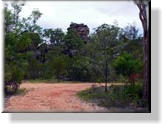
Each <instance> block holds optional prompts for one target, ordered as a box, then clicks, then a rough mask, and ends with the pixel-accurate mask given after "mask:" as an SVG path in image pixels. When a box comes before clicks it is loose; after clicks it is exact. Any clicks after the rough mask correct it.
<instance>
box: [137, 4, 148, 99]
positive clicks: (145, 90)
mask: <svg viewBox="0 0 167 129" xmlns="http://www.w3.org/2000/svg"><path fill="white" fill-rule="evenodd" d="M137 6H138V8H139V10H140V12H139V18H140V20H141V22H142V26H143V64H144V67H143V99H144V100H146V101H148V97H149V75H148V74H149V69H148V65H149V64H148V63H149V50H148V43H149V42H148V36H149V35H148V25H147V14H146V5H145V4H144V3H143V2H140V3H138V4H137Z"/></svg>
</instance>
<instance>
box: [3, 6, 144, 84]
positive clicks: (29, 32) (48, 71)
mask: <svg viewBox="0 0 167 129" xmlns="http://www.w3.org/2000/svg"><path fill="white" fill-rule="evenodd" d="M23 6H24V5H23V4H16V3H13V4H12V5H11V7H12V8H11V9H9V8H8V5H5V8H4V40H5V41H4V43H5V45H4V47H5V48H4V53H5V85H6V86H7V85H10V84H13V83H14V84H15V83H16V84H19V83H21V81H22V80H31V79H43V80H46V79H54V80H58V81H86V82H105V81H119V80H120V79H122V78H123V79H126V80H128V79H130V76H131V75H132V74H136V73H138V74H141V73H142V58H143V57H142V37H141V36H140V35H139V33H138V29H137V28H136V27H135V26H134V25H128V26H127V27H125V28H120V27H119V26H118V25H117V24H115V25H108V24H103V25H101V26H99V27H97V28H96V29H95V31H94V32H93V33H92V34H89V35H87V36H88V37H87V39H88V40H87V42H85V41H84V40H83V38H82V37H81V36H80V35H79V34H78V33H77V31H76V30H73V29H69V30H68V31H67V32H66V33H65V32H63V31H62V29H60V28H56V29H53V28H51V29H44V28H42V27H41V26H39V25H38V24H37V21H38V19H39V18H40V17H41V16H42V14H41V13H40V11H38V10H34V11H32V14H31V15H30V16H29V17H27V18H21V17H20V16H19V14H20V12H21V10H22V7H23Z"/></svg>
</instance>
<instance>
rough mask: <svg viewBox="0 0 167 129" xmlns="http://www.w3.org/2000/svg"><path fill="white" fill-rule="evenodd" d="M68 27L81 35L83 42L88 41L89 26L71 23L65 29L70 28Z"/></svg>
mask: <svg viewBox="0 0 167 129" xmlns="http://www.w3.org/2000/svg"><path fill="white" fill-rule="evenodd" d="M70 29H73V30H75V31H76V32H77V33H78V34H79V35H80V36H81V38H82V39H83V40H84V41H85V43H87V42H88V35H89V28H88V26H87V25H84V24H77V23H71V24H70V27H69V28H67V30H70Z"/></svg>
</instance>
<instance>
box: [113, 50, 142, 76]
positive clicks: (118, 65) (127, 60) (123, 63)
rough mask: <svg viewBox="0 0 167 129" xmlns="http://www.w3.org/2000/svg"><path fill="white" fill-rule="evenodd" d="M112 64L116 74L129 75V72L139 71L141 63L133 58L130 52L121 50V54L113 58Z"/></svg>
mask: <svg viewBox="0 0 167 129" xmlns="http://www.w3.org/2000/svg"><path fill="white" fill-rule="evenodd" d="M113 66H114V68H115V70H116V72H117V73H118V74H122V75H124V76H130V74H133V73H138V72H141V69H142V63H141V61H139V60H138V59H134V58H133V56H132V55H131V54H128V53H126V52H123V53H122V55H121V56H119V57H118V58H117V59H115V61H114V63H113Z"/></svg>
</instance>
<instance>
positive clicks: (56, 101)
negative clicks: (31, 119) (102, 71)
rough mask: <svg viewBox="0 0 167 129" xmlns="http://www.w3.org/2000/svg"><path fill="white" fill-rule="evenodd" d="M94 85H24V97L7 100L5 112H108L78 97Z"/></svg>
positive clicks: (19, 96)
mask: <svg viewBox="0 0 167 129" xmlns="http://www.w3.org/2000/svg"><path fill="white" fill-rule="evenodd" d="M91 85H92V83H23V84H22V85H21V88H26V91H27V93H26V94H24V95H17V96H12V97H10V98H9V99H8V100H6V102H5V103H6V104H5V110H4V111H5V112H107V109H106V108H103V107H99V106H97V105H96V104H95V103H87V102H85V101H82V100H81V99H80V98H78V97H77V96H76V94H77V92H79V91H82V90H85V89H87V88H89V87H91Z"/></svg>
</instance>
